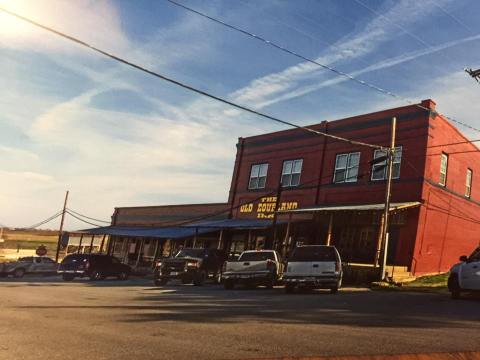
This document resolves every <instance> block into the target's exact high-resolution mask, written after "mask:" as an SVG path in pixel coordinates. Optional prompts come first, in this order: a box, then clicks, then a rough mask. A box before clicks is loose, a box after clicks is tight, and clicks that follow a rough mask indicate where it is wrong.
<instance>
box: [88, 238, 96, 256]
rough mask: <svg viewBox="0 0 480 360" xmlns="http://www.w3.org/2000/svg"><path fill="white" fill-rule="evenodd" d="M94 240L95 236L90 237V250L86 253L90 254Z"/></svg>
mask: <svg viewBox="0 0 480 360" xmlns="http://www.w3.org/2000/svg"><path fill="white" fill-rule="evenodd" d="M94 239H95V235H92V239H91V240H90V248H89V249H88V253H89V254H91V253H92V248H93V240H94Z"/></svg>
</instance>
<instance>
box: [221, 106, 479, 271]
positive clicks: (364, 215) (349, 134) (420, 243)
mask: <svg viewBox="0 0 480 360" xmlns="http://www.w3.org/2000/svg"><path fill="white" fill-rule="evenodd" d="M422 107H423V108H422ZM392 117H396V118H397V131H396V146H397V147H398V148H397V152H396V156H395V160H394V169H393V170H394V180H393V185H392V207H391V215H392V221H391V226H390V231H389V235H390V236H389V246H388V264H389V265H394V266H401V267H404V268H405V269H407V270H408V271H409V272H411V273H414V274H422V273H434V272H440V271H447V270H448V269H449V267H450V266H451V265H452V264H453V263H455V262H456V261H457V259H458V257H459V256H460V255H462V254H467V253H470V252H471V250H472V249H473V248H474V247H475V246H477V245H478V244H479V240H480V235H478V233H479V231H480V203H479V200H480V189H479V187H477V186H476V185H477V179H478V174H479V172H480V153H479V152H478V149H477V147H475V146H474V145H473V144H472V143H469V142H468V141H467V139H466V138H465V136H463V135H462V134H461V133H460V132H459V131H458V130H457V129H456V128H455V127H454V126H453V125H452V124H451V123H450V122H449V121H447V120H446V119H445V118H444V117H443V116H441V115H440V114H438V113H437V112H436V111H435V102H433V101H432V100H424V101H422V103H421V107H418V106H414V105H412V106H405V107H399V108H395V109H388V110H385V111H380V112H375V113H371V114H365V115H360V116H355V117H351V118H346V119H341V120H335V121H323V122H322V123H320V124H316V125H312V126H310V127H311V128H313V129H316V130H319V131H322V132H326V133H329V134H333V135H337V136H341V137H344V138H348V139H353V140H358V141H362V142H366V143H370V144H376V145H381V146H388V144H389V141H390V133H391V131H390V126H391V118H392ZM452 143H453V144H456V143H458V144H456V145H451V144H452ZM382 155H383V153H382V152H381V151H379V150H374V149H372V148H368V147H365V146H357V145H351V144H349V143H346V142H342V141H338V140H334V139H331V138H327V137H324V136H318V135H314V134H311V133H308V132H305V131H304V130H301V129H292V130H285V131H279V132H275V133H270V134H264V135H259V136H253V137H248V138H240V139H239V141H238V144H237V156H236V160H235V169H234V172H233V177H232V183H231V189H230V194H229V204H230V206H231V217H232V218H234V219H272V218H273V214H274V210H275V208H276V206H278V207H277V209H278V210H279V215H278V217H277V220H278V221H279V222H281V221H288V219H290V220H291V223H290V224H289V225H288V226H287V225H285V224H284V225H280V226H278V225H277V226H276V228H277V230H276V231H277V233H276V234H275V239H276V240H277V242H276V244H275V246H278V247H281V248H283V250H284V251H286V252H288V249H289V248H292V247H293V246H294V245H295V243H298V242H302V243H318V244H322V243H327V242H328V243H333V244H335V245H336V246H337V247H338V248H339V250H340V252H341V254H342V256H343V258H344V259H346V261H348V262H352V263H364V264H372V263H374V262H375V260H376V259H375V257H376V255H377V252H378V251H377V250H378V249H377V247H378V236H379V234H378V232H379V228H380V226H379V224H380V221H381V213H382V209H383V205H382V204H383V203H384V196H385V183H386V181H385V172H386V171H385V169H386V168H385V166H382V164H381V163H379V164H377V165H372V163H371V162H372V160H373V159H374V158H375V157H381V156H382ZM277 197H278V200H279V201H278V205H276V200H277ZM287 228H288V229H287ZM249 236H250V237H252V236H253V237H254V239H253V240H252V239H250V241H249V244H250V245H249V246H250V247H251V246H258V240H260V243H264V242H265V243H266V246H272V245H273V244H272V238H273V237H274V235H272V232H271V231H269V230H267V231H256V232H255V233H254V234H253V235H252V234H250V235H249ZM238 240H239V241H243V240H242V239H238ZM377 256H378V255H377Z"/></svg>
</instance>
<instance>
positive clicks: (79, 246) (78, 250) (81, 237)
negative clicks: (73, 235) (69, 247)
mask: <svg viewBox="0 0 480 360" xmlns="http://www.w3.org/2000/svg"><path fill="white" fill-rule="evenodd" d="M82 240H83V234H82V235H80V242H79V243H78V249H77V254H80V248H81V247H82Z"/></svg>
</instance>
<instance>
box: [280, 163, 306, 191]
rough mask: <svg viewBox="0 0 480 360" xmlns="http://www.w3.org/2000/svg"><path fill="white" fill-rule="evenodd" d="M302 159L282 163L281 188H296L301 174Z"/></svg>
mask: <svg viewBox="0 0 480 360" xmlns="http://www.w3.org/2000/svg"><path fill="white" fill-rule="evenodd" d="M302 164H303V159H298V160H287V161H284V162H283V169H282V186H283V187H288V186H298V184H300V175H301V173H302Z"/></svg>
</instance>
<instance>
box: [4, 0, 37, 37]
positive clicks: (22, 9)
mask: <svg viewBox="0 0 480 360" xmlns="http://www.w3.org/2000/svg"><path fill="white" fill-rule="evenodd" d="M32 4H33V3H32V2H30V4H29V2H28V1H21V0H20V1H19V0H0V6H1V7H2V8H4V9H6V10H10V11H12V12H15V13H17V14H19V15H25V16H31V15H33V13H34V11H33V9H32V8H31V6H32ZM32 31H33V29H32V26H31V25H29V24H27V23H25V22H23V21H22V20H20V19H17V18H15V17H14V16H12V15H10V14H7V13H4V12H0V37H3V38H5V37H8V38H17V37H23V36H28V34H29V33H31V32H32Z"/></svg>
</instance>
